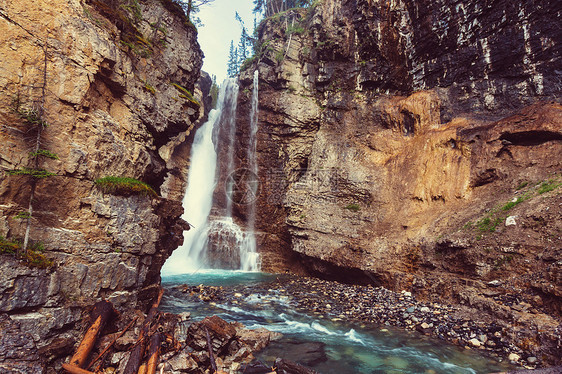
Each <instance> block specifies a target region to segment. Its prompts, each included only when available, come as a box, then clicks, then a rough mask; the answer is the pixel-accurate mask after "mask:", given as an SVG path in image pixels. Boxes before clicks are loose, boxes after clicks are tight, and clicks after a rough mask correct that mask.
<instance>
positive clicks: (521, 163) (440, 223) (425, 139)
mask: <svg viewBox="0 0 562 374" xmlns="http://www.w3.org/2000/svg"><path fill="white" fill-rule="evenodd" d="M560 18H561V6H560V4H559V3H557V2H554V1H546V2H545V1H542V2H534V1H524V2H519V3H512V2H508V1H495V2H487V1H478V2H468V1H458V2H448V1H431V2H430V1H419V0H406V1H402V0H399V1H387V0H380V1H376V0H374V1H372V0H354V1H351V0H349V1H335V0H324V1H320V2H318V3H316V5H314V6H312V7H310V8H309V9H292V10H289V11H287V12H284V13H282V14H278V15H276V16H273V17H271V18H269V19H267V20H265V21H264V22H262V24H261V25H260V26H259V28H258V31H259V47H258V51H257V54H256V57H254V58H253V59H252V60H250V61H248V62H247V63H246V64H245V69H243V71H242V73H241V76H240V81H241V94H240V96H239V104H240V105H239V108H238V120H239V122H243V121H248V119H247V118H248V116H247V114H248V111H249V105H250V92H251V88H252V87H251V85H252V79H251V78H252V74H253V71H254V70H256V69H257V70H258V71H259V74H260V100H259V103H260V104H259V110H260V113H259V126H260V129H259V132H258V139H259V141H258V160H259V164H260V169H259V179H260V182H261V185H260V191H261V192H260V195H259V200H258V218H257V221H256V222H257V223H256V226H257V229H258V247H259V250H260V253H261V254H262V263H263V268H264V269H265V270H270V271H289V272H295V273H305V274H314V275H319V276H322V277H327V278H332V279H339V280H343V281H347V282H356V283H370V284H374V285H383V286H386V287H389V288H392V289H395V290H398V291H399V290H403V289H406V290H411V291H414V292H415V294H416V295H417V296H418V297H422V298H427V299H434V300H441V301H442V300H443V299H447V300H450V302H455V303H462V304H466V305H468V306H471V307H473V308H475V309H476V310H478V312H477V313H480V315H482V316H489V318H490V321H494V320H502V321H504V322H505V321H511V322H510V323H512V322H513V321H517V322H516V324H520V326H522V327H518V328H515V329H514V330H513V331H514V332H513V333H514V334H515V335H517V334H520V335H521V336H525V337H526V338H528V340H529V339H530V340H532V342H533V343H532V344H529V345H530V349H531V350H532V349H534V348H533V347H535V348H536V347H538V346H542V347H543V348H544V347H548V348H544V351H545V352H546V351H549V350H550V351H549V352H550V353H549V354H550V356H549V357H550V358H549V359H550V360H557V359H556V358H555V357H557V354H556V349H557V348H556V347H557V345H559V344H560V342H559V338H557V336H558V335H557V332H556V331H557V330H556V328H558V329H560V326H559V323H558V322H557V317H559V316H560V315H561V314H560V313H561V310H562V300H561V297H562V293H561V289H560V275H561V274H562V263H560V261H558V259H559V258H560V255H561V254H562V245H561V243H562V238H561V234H562V226H560V225H561V224H560V221H561V220H560V218H561V217H562V213H561V205H560V202H561V200H560V199H561V195H560V189H559V187H560V184H561V182H562V174H561V171H562V161H561V160H560V154H562V106H561V104H560V94H561V88H562V82H561V80H560V70H559V69H558V66H560V63H561V58H560V52H561V49H562V47H561V45H560V40H562V34H561V30H560V28H559V27H557V25H558V24H559V23H560ZM240 126H241V125H240ZM242 127H243V126H242ZM240 135H241V136H240V140H239V142H240V149H244V147H245V145H246V144H247V142H248V134H244V133H242V134H240ZM239 157H240V158H241V159H243V158H244V155H243V154H242V153H241V152H240V153H239ZM238 213H239V215H240V217H241V218H244V216H245V210H244V208H243V207H242V208H239V210H238ZM508 217H509V219H508ZM512 223H514V224H512ZM489 282H491V283H489ZM506 295H509V297H511V300H512V301H511V302H506V301H505V299H506V298H507V299H509V297H508V296H506ZM522 295H523V296H522ZM522 305H523V306H522ZM512 306H513V307H512ZM530 310H532V312H531V311H530ZM532 313H535V314H532ZM482 318H484V317H482ZM532 319H534V320H535V321H537V322H532V323H530V322H529V321H530V320H532ZM530 330H533V331H535V332H536V331H537V330H542V331H547V332H546V333H544V334H543V335H540V334H539V335H540V336H538V335H533V333H530V332H529V331H530ZM522 331H523V332H522ZM530 336H533V337H532V339H531V338H529V337H530ZM521 341H523V338H521ZM522 344H524V343H522ZM537 349H538V348H537ZM549 354H546V355H545V357H547V356H548V355H549ZM545 360H546V359H545Z"/></svg>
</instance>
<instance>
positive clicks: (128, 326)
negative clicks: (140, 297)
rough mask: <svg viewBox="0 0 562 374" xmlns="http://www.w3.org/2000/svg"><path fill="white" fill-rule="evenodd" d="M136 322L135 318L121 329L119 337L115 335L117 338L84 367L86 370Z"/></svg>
mask: <svg viewBox="0 0 562 374" xmlns="http://www.w3.org/2000/svg"><path fill="white" fill-rule="evenodd" d="M136 320H137V317H135V318H134V319H133V320H132V321H131V322H129V324H128V325H127V326H126V327H125V328H124V329H123V331H121V332H120V333H119V335H117V336H116V337H115V339H113V341H112V342H111V343H109V344H108V345H107V347H105V348H104V350H103V351H102V352H101V353H100V354H99V355H97V356H96V358H94V359H93V360H92V362H90V364H89V365H88V366H87V367H86V369H90V368H91V367H92V365H93V364H94V363H95V362H96V361H97V360H99V359H100V358H101V357H102V356H103V355H104V354H105V352H107V351H108V350H109V348H111V347H112V346H113V344H115V342H116V341H117V339H119V338H120V337H122V336H123V334H125V332H127V330H128V329H129V328H130V327H131V326H132V325H133V323H135V321H136Z"/></svg>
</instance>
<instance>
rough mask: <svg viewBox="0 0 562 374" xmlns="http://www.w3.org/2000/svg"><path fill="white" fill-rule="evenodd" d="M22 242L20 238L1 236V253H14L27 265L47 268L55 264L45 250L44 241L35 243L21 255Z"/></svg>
mask: <svg viewBox="0 0 562 374" xmlns="http://www.w3.org/2000/svg"><path fill="white" fill-rule="evenodd" d="M21 250H22V244H21V242H20V241H19V240H9V239H6V238H4V237H3V236H0V253H5V254H13V255H15V256H16V257H17V258H19V259H20V260H22V261H23V262H24V263H25V264H26V265H27V266H30V267H36V268H41V269H45V268H48V267H51V266H53V260H51V259H49V258H47V257H46V256H45V255H44V254H43V252H44V251H45V247H44V246H43V243H41V242H38V243H33V244H32V245H31V246H30V247H29V248H28V249H27V251H25V253H24V254H22V255H21V256H20V255H19V252H21Z"/></svg>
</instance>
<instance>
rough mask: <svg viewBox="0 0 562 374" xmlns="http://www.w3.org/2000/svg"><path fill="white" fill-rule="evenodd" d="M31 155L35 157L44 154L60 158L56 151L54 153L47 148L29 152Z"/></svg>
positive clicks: (51, 157) (44, 155) (56, 158)
mask: <svg viewBox="0 0 562 374" xmlns="http://www.w3.org/2000/svg"><path fill="white" fill-rule="evenodd" d="M29 156H30V157H31V158H35V157H37V156H43V157H47V158H50V159H52V160H58V159H59V156H58V155H57V154H56V153H53V152H51V151H48V150H46V149H38V150H37V152H29Z"/></svg>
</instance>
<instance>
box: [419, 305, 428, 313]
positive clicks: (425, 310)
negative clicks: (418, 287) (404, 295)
mask: <svg viewBox="0 0 562 374" xmlns="http://www.w3.org/2000/svg"><path fill="white" fill-rule="evenodd" d="M429 310H430V309H429V308H428V307H426V306H422V307H421V309H420V312H422V313H429Z"/></svg>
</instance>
